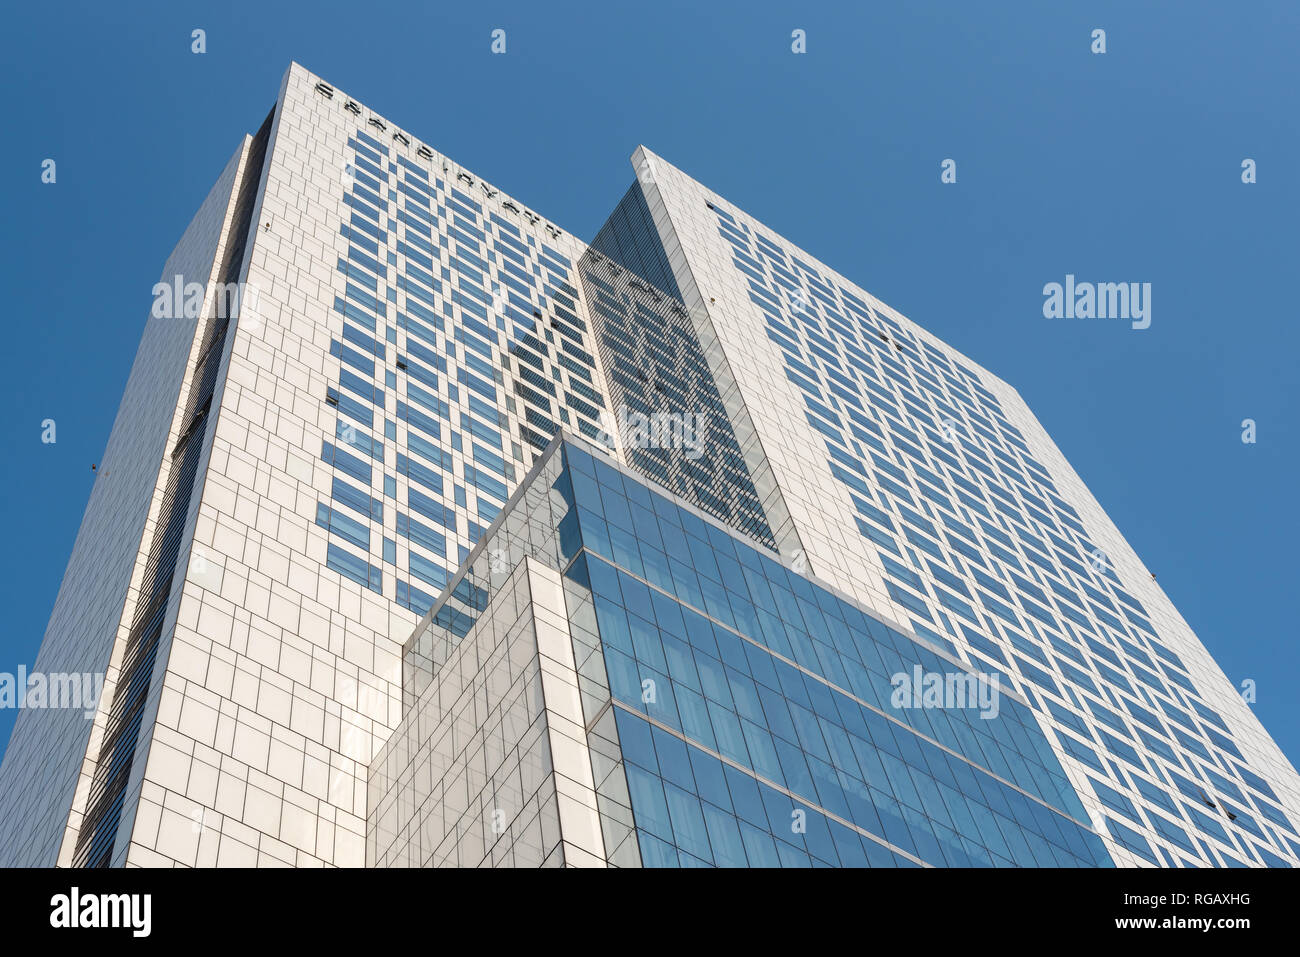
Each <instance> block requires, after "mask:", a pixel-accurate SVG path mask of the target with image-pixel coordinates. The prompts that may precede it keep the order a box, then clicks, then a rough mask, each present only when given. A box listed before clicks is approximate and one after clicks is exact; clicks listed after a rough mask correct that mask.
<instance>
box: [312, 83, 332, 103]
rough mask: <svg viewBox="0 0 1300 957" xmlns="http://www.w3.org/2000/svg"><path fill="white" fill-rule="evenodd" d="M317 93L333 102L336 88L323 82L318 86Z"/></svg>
mask: <svg viewBox="0 0 1300 957" xmlns="http://www.w3.org/2000/svg"><path fill="white" fill-rule="evenodd" d="M316 92H317V93H319V94H320V95H321V96H324V97H327V98H329V99H331V100H332V99H334V87H332V86H330V85H329V84H328V83H325V82H323V81H322V82H320V83H317V84H316Z"/></svg>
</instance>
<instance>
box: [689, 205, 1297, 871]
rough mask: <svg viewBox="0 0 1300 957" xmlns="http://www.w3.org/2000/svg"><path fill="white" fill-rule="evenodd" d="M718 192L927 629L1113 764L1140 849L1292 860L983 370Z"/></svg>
mask: <svg viewBox="0 0 1300 957" xmlns="http://www.w3.org/2000/svg"><path fill="white" fill-rule="evenodd" d="M714 210H715V213H716V215H717V228H718V232H719V234H720V235H721V236H722V238H723V239H724V240H726V241H727V243H728V244H729V245H730V247H731V250H732V253H733V260H732V262H733V265H734V266H735V268H736V269H737V270H738V271H739V272H740V273H741V274H742V275H743V276H744V277H745V281H746V282H747V284H748V286H749V292H750V299H751V300H752V301H753V303H754V304H755V305H756V306H757V307H758V308H759V309H760V310H762V312H763V315H764V317H765V323H766V332H767V335H768V338H769V339H771V341H772V342H773V343H775V344H776V345H777V347H779V348H780V350H781V353H782V355H783V357H784V363H785V372H786V375H787V377H788V378H789V380H790V381H791V382H792V383H794V385H795V386H796V387H798V389H799V390H800V391H801V393H802V395H803V398H804V404H805V414H806V417H807V421H808V423H809V424H810V425H811V426H812V427H813V428H814V429H816V430H817V431H818V432H819V433H820V434H821V435H822V436H823V438H824V439H825V442H826V449H827V452H828V455H829V461H828V464H829V466H830V469H831V472H832V473H833V474H834V475H835V476H836V478H837V479H838V480H839V481H840V482H842V483H843V484H844V486H845V487H846V488H847V490H848V492H849V494H850V496H851V498H852V501H853V503H854V506H855V510H856V512H857V515H856V516H855V518H856V521H857V523H858V528H859V530H860V532H861V533H862V535H863V536H864V537H866V538H867V539H869V540H870V541H871V542H873V544H874V545H875V546H877V547H878V554H879V556H880V559H881V562H882V563H883V565H884V568H885V574H886V580H887V588H888V590H889V592H890V594H891V596H892V597H893V598H894V600H895V601H896V602H897V603H898V604H899V605H901V606H902V607H905V608H907V609H908V610H909V611H910V612H911V613H912V616H913V617H912V619H911V623H912V625H913V627H914V628H915V630H916V631H917V633H918V634H920V635H921V636H923V637H926V638H928V639H930V640H932V641H936V642H938V643H939V644H940V645H941V646H943V647H946V648H948V649H950V650H952V651H953V652H954V653H958V654H960V655H962V656H963V657H964V658H966V659H967V660H969V661H970V662H971V663H972V665H973V666H974V667H976V668H977V669H981V670H985V671H990V670H991V671H994V672H997V673H999V674H1002V675H1003V676H1004V677H1005V676H1006V675H1007V674H1008V673H1010V674H1012V675H1014V676H1015V677H1016V678H1017V679H1018V680H1017V684H1018V686H1020V687H1021V688H1022V689H1023V691H1024V693H1025V694H1026V697H1028V698H1029V699H1030V700H1031V701H1032V702H1034V704H1035V707H1036V710H1038V712H1039V713H1040V714H1042V715H1043V716H1045V717H1050V718H1051V719H1052V720H1053V731H1054V732H1055V733H1056V734H1057V736H1058V738H1059V739H1060V741H1061V744H1062V747H1063V748H1064V749H1065V750H1066V751H1067V752H1069V753H1071V754H1072V755H1074V756H1075V757H1076V758H1078V759H1079V760H1080V761H1081V762H1082V763H1084V764H1085V765H1087V766H1088V767H1089V770H1090V771H1092V772H1094V773H1095V775H1096V776H1097V777H1098V778H1100V779H1101V781H1098V780H1095V779H1090V780H1091V781H1092V783H1093V784H1094V791H1095V792H1096V793H1097V796H1098V799H1099V800H1100V801H1101V802H1102V803H1103V804H1105V805H1106V806H1107V807H1108V808H1110V809H1111V810H1113V811H1115V812H1116V818H1119V819H1121V820H1129V821H1130V822H1131V823H1132V824H1134V825H1136V826H1138V827H1140V828H1142V834H1141V835H1139V833H1138V832H1135V831H1133V830H1132V828H1130V827H1129V826H1127V825H1122V824H1119V823H1118V821H1116V820H1109V819H1108V826H1110V828H1111V832H1112V835H1113V836H1114V837H1115V838H1116V839H1117V840H1118V841H1119V842H1120V843H1121V844H1124V845H1125V846H1127V847H1129V848H1130V849H1131V850H1133V851H1134V853H1135V854H1137V855H1138V856H1140V857H1143V858H1145V859H1146V860H1148V861H1150V862H1152V863H1161V864H1166V865H1168V866H1180V865H1201V864H1205V863H1210V864H1216V865H1227V866H1243V865H1244V864H1246V863H1253V864H1264V865H1268V866H1293V865H1294V864H1295V863H1296V861H1297V858H1300V839H1297V837H1296V829H1295V826H1294V825H1293V824H1292V823H1291V821H1290V820H1289V819H1288V818H1287V816H1286V815H1285V814H1284V813H1283V812H1282V810H1281V808H1280V807H1279V805H1280V801H1279V800H1278V799H1277V796H1276V795H1275V794H1274V793H1273V792H1272V791H1271V789H1270V788H1269V787H1268V785H1267V784H1266V783H1265V782H1264V781H1263V780H1262V779H1260V778H1259V777H1258V776H1257V775H1256V774H1254V773H1253V772H1252V771H1251V770H1250V769H1249V768H1248V767H1247V766H1246V762H1245V759H1244V758H1243V757H1242V755H1241V752H1240V751H1239V750H1238V749H1237V747H1236V745H1235V744H1234V743H1233V741H1232V737H1231V734H1230V732H1229V731H1228V728H1227V725H1226V724H1225V723H1224V721H1223V719H1222V718H1221V717H1220V716H1219V715H1218V714H1217V713H1215V711H1214V710H1213V709H1211V708H1210V707H1209V706H1208V705H1207V704H1205V702H1204V701H1203V700H1202V699H1201V696H1200V695H1199V693H1198V692H1197V690H1196V688H1195V685H1194V683H1193V682H1192V680H1191V678H1190V676H1189V675H1188V674H1187V671H1186V668H1185V667H1184V665H1183V663H1182V661H1181V660H1180V659H1179V658H1178V656H1177V655H1176V654H1175V653H1174V652H1173V651H1172V650H1170V649H1169V648H1167V647H1165V645H1163V644H1162V643H1161V642H1160V641H1159V639H1158V638H1157V637H1156V635H1155V631H1154V629H1153V628H1152V626H1151V624H1150V622H1149V620H1148V618H1147V614H1146V610H1145V609H1144V608H1143V607H1142V605H1141V603H1140V602H1139V601H1138V600H1137V599H1136V598H1134V597H1133V596H1132V595H1130V594H1129V593H1128V592H1127V591H1126V590H1125V589H1124V588H1123V586H1122V583H1121V582H1120V581H1119V579H1118V577H1117V576H1116V574H1115V572H1114V570H1113V569H1112V568H1111V567H1110V565H1109V563H1108V562H1107V561H1106V559H1105V556H1104V554H1102V553H1101V552H1100V551H1099V550H1098V549H1097V547H1096V545H1095V544H1094V543H1093V542H1092V541H1090V539H1089V538H1088V534H1087V532H1086V530H1085V529H1084V527H1083V524H1082V521H1081V519H1080V517H1079V515H1078V513H1077V512H1076V511H1075V510H1074V509H1073V508H1072V507H1071V506H1070V505H1069V504H1068V503H1067V502H1065V501H1064V500H1062V498H1061V497H1060V495H1059V494H1058V492H1057V490H1056V487H1055V485H1054V484H1053V483H1052V480H1051V477H1050V475H1049V474H1048V473H1047V471H1046V469H1044V468H1043V466H1042V465H1041V464H1040V463H1039V462H1037V461H1036V460H1035V459H1034V457H1033V456H1032V455H1031V453H1030V451H1029V448H1028V446H1027V445H1026V443H1025V441H1024V438H1023V436H1022V435H1021V434H1020V432H1019V430H1017V429H1016V427H1015V426H1014V425H1012V424H1011V423H1010V422H1009V421H1008V419H1007V417H1006V415H1005V414H1004V412H1003V410H1002V408H1001V406H1000V404H999V402H998V400H997V398H996V397H995V396H994V395H993V394H992V393H991V392H989V391H988V390H987V389H985V388H984V387H983V386H982V385H981V383H980V379H979V376H978V374H977V373H975V372H974V371H973V370H971V369H968V368H966V367H965V366H964V365H962V364H961V363H960V362H958V361H956V360H954V359H952V358H950V357H949V356H947V355H945V354H944V353H942V352H941V351H939V350H937V349H935V348H933V347H932V346H931V345H930V344H929V343H926V342H924V341H922V340H921V339H920V338H919V337H916V336H914V335H912V334H911V333H910V332H909V331H908V330H906V329H904V328H903V327H902V326H901V325H900V324H899V323H898V322H896V321H894V320H893V319H892V318H891V317H889V316H888V315H885V314H883V313H881V312H877V311H876V310H875V309H873V308H872V307H871V306H870V305H869V304H868V303H867V301H866V300H865V299H864V298H863V297H862V296H860V295H858V294H855V293H854V292H852V291H850V290H848V289H846V288H844V286H842V285H841V284H840V283H839V282H837V281H836V280H835V279H834V278H828V277H825V276H823V275H822V273H821V272H820V271H819V270H818V269H816V268H814V267H813V266H811V265H809V264H808V263H806V262H804V261H803V260H802V259H800V258H799V257H798V256H797V255H795V254H793V253H788V252H787V251H786V249H785V247H784V246H783V244H782V243H780V242H778V241H776V240H773V239H769V238H768V237H766V236H763V235H762V234H760V233H759V232H758V231H757V230H755V229H752V228H751V227H750V226H749V225H747V224H745V223H742V222H740V220H739V219H738V218H737V217H735V216H733V215H731V214H730V213H728V212H726V211H724V210H722V209H721V208H718V207H716V206H715V207H714ZM944 632H946V636H945V634H943V633H944ZM959 647H960V648H961V651H958V648H959ZM1080 714H1084V715H1091V717H1092V718H1093V719H1095V720H1093V721H1091V722H1085V721H1084V720H1082V719H1081V718H1080ZM1090 724H1091V725H1092V726H1094V727H1095V728H1096V733H1097V734H1098V735H1099V736H1100V737H1099V738H1098V739H1094V738H1093V737H1092V736H1091V734H1090V733H1089V731H1088V727H1089V725H1090ZM1112 732H1113V733H1112ZM1103 754H1105V755H1118V756H1122V758H1123V762H1122V764H1123V766H1121V762H1119V761H1116V760H1106V759H1105V758H1104V757H1103V756H1102V755H1103ZM1103 782H1104V783H1103ZM1157 836H1158V838H1159V839H1156V838H1157ZM1157 855H1159V856H1158V857H1157Z"/></svg>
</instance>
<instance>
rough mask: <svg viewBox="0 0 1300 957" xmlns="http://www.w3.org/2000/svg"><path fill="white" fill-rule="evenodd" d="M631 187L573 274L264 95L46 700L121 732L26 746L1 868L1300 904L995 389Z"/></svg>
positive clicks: (706, 209) (842, 291)
mask: <svg viewBox="0 0 1300 957" xmlns="http://www.w3.org/2000/svg"><path fill="white" fill-rule="evenodd" d="M632 160H633V167H634V170H635V176H636V179H635V182H634V183H633V185H632V187H631V188H630V189H629V190H628V192H627V194H626V195H625V196H624V197H623V199H622V200H621V201H620V202H618V204H617V205H616V207H615V209H614V212H613V213H612V214H611V216H610V219H609V221H608V222H607V223H606V224H605V226H604V227H603V228H602V229H601V230H600V231H599V233H598V234H597V236H596V237H594V238H593V240H592V242H591V244H590V245H588V244H586V243H583V242H582V241H580V240H578V239H576V238H574V237H572V236H570V235H568V234H567V233H566V232H565V231H563V230H562V229H561V228H559V227H558V226H556V225H555V224H554V223H552V222H550V221H549V220H547V219H545V218H544V217H542V216H540V215H539V214H538V213H536V212H534V211H533V210H531V209H530V208H529V207H528V206H526V205H525V204H524V203H522V202H520V201H518V200H516V199H513V198H512V197H510V196H508V195H506V194H504V193H503V192H501V191H500V190H499V189H497V188H496V187H495V186H493V185H492V184H489V183H486V182H484V181H482V180H481V179H480V178H478V177H477V176H476V175H475V174H473V173H472V172H470V171H468V170H465V169H463V168H461V167H460V166H458V165H457V164H456V163H455V162H454V161H452V160H451V159H449V158H447V157H444V156H442V155H441V154H439V153H437V152H436V151H434V150H433V149H432V148H431V147H429V146H426V145H425V144H424V143H423V142H421V141H420V140H419V139H418V138H417V137H415V136H414V135H413V134H411V133H409V132H407V131H405V130H403V129H401V128H399V127H397V126H395V125H394V124H393V123H392V122H391V121H389V120H388V119H387V118H385V117H383V116H381V115H379V114H376V113H374V112H373V111H371V110H369V109H368V108H366V107H365V106H364V105H362V104H359V103H357V102H355V101H353V100H352V99H350V98H349V97H347V96H346V94H344V93H343V92H341V91H339V90H337V89H335V88H334V87H333V86H331V85H330V84H328V83H327V82H325V81H324V80H322V79H321V78H319V77H316V76H314V75H312V74H310V73H309V72H308V71H306V70H304V69H303V68H301V67H299V66H298V65H296V64H295V65H293V66H292V67H291V68H290V70H289V71H288V73H287V74H286V76H285V79H284V82H283V84H282V87H281V91H280V95H279V98H278V99H277V102H276V104H275V108H274V109H273V110H272V112H271V114H270V116H269V117H268V118H267V120H266V122H265V124H264V125H263V126H262V128H261V129H260V130H259V132H258V133H257V134H255V135H253V136H249V137H246V138H245V140H244V142H243V143H242V144H241V146H240V148H239V150H237V151H236V154H235V156H234V157H233V158H232V159H231V161H230V163H229V164H228V165H227V167H226V170H225V171H224V172H223V174H222V176H221V178H220V179H219V181H218V183H217V185H216V186H215V187H214V188H213V190H212V193H211V194H210V195H209V197H208V199H207V200H206V201H205V203H204V205H203V207H202V208H201V209H200V211H199V213H198V214H197V215H196V217H195V219H194V222H193V223H192V224H191V225H190V227H189V229H188V230H187V231H186V233H185V236H184V237H183V238H182V240H181V242H180V244H179V245H178V246H177V249H176V251H175V252H174V253H173V255H172V257H171V259H170V260H169V261H168V263H167V265H166V266H165V267H164V271H163V276H162V279H163V281H164V282H170V281H171V280H172V279H173V277H181V279H182V280H183V282H181V285H188V284H189V283H197V284H199V286H200V288H201V289H202V290H204V292H205V294H204V296H203V303H202V307H201V308H196V309H195V310H194V312H195V314H194V315H193V316H190V317H188V318H186V317H185V316H184V315H179V316H158V315H152V316H151V317H150V319H149V322H148V325H147V326H146V329H145V335H144V337H143V339H142V342H141V346H140V351H139V354H138V356H137V359H136V363H135V366H134V368H133V370H132V374H131V378H130V380H129V382H128V385H127V391H126V395H125V396H124V398H123V402H122V406H121V409H120V411H119V415H118V419H117V421H116V423H115V425H114V429H113V433H112V436H111V437H110V440H109V446H108V450H107V452H106V453H105V456H104V461H103V467H102V468H101V471H100V473H99V475H98V476H97V479H96V484H95V488H94V490H93V492H92V495H91V500H90V503H89V505H88V507H87V511H86V516H85V518H84V520H83V523H82V528H81V531H80V532H79V535H78V538H77V543H76V546H75V548H74V552H73V556H72V559H71V561H70V563H69V567H68V571H67V573H66V575H65V578H64V582H63V586H62V588H61V590H60V593H59V598H58V600H57V602H56V605H55V609H54V613H53V615H52V616H51V621H50V626H49V629H48V630H47V633H46V636H45V640H44V643H43V645H42V648H41V652H40V656H39V657H38V660H37V664H36V669H35V670H38V671H51V672H53V671H60V670H66V671H104V672H106V676H107V677H106V683H105V690H104V694H103V696H102V698H101V700H100V703H99V708H98V711H97V713H96V714H95V715H94V717H93V720H87V719H85V718H84V717H82V715H81V714H80V712H76V713H70V712H69V713H64V712H59V711H53V710H47V711H30V712H23V713H22V714H21V715H20V717H19V721H18V723H17V725H16V727H15V730H14V735H13V739H12V741H11V744H10V747H9V749H8V751H7V752H6V755H5V760H4V765H3V768H0V807H2V808H3V813H2V814H0V861H2V862H3V863H5V864H32V865H54V864H59V865H80V866H105V865H107V866H124V865H125V866H172V865H187V866H238V865H260V866H277V865H279V866H321V865H328V866H362V865H365V864H367V863H369V864H371V865H408V866H425V865H434V866H440V865H461V866H468V865H478V864H483V863H490V864H496V865H515V866H533V865H543V864H552V865H554V864H569V865H582V864H592V865H612V866H637V865H646V866H678V865H682V866H686V865H695V864H714V865H721V866H735V865H742V866H743V865H750V866H769V865H770V866H776V865H786V866H789V865H805V864H817V865H820V864H830V865H850V866H851V865H871V866H907V865H938V866H943V865H957V866H968V865H988V864H994V865H1002V864H1014V865H1026V866H1033V865H1046V864H1052V865H1056V864H1070V865H1083V866H1100V865H1111V864H1116V865H1120V866H1143V865H1156V866H1290V865H1293V864H1295V863H1297V862H1298V861H1300V837H1297V833H1296V825H1295V824H1294V823H1293V822H1294V821H1296V820H1298V819H1300V817H1298V815H1300V779H1298V778H1297V776H1296V773H1295V771H1294V769H1293V768H1292V767H1291V765H1290V764H1289V763H1288V762H1287V760H1286V758H1285V757H1284V756H1283V755H1282V753H1281V752H1280V750H1279V749H1278V748H1277V746H1276V745H1275V744H1274V743H1273V741H1272V740H1271V739H1270V738H1269V736H1268V734H1267V733H1266V732H1265V731H1264V729H1263V728H1262V727H1261V726H1260V724H1259V722H1258V721H1257V720H1256V719H1255V718H1254V716H1253V715H1252V714H1251V712H1250V710H1249V708H1248V707H1247V705H1246V704H1245V703H1244V702H1243V701H1242V699H1241V698H1240V696H1239V695H1238V694H1237V693H1236V692H1235V689H1234V688H1233V687H1232V685H1231V683H1230V682H1229V681H1228V680H1227V679H1226V677H1224V675H1223V673H1222V671H1221V670H1220V669H1219V668H1218V666H1217V665H1216V664H1215V663H1214V661H1213V660H1212V658H1211V657H1210V656H1209V654H1208V653H1207V652H1206V651H1205V649H1204V647H1203V646H1202V645H1201V644H1200V642H1199V641H1198V640H1197V638H1196V636H1195V635H1194V634H1193V633H1192V631H1191V630H1190V628H1188V626H1187V625H1186V623H1185V622H1184V621H1183V620H1182V619H1181V618H1180V617H1179V615H1178V613H1177V611H1176V610H1175V609H1174V608H1173V606H1172V605H1171V604H1170V602H1169V601H1168V599H1167V598H1166V597H1165V596H1164V594H1163V593H1162V592H1161V591H1160V589H1159V588H1158V587H1157V586H1156V585H1155V583H1154V581H1153V580H1152V579H1151V576H1150V575H1149V573H1147V572H1146V571H1145V569H1144V568H1143V567H1142V565H1141V562H1140V561H1139V560H1138V558H1137V556H1136V555H1135V554H1134V553H1133V551H1132V549H1131V548H1129V546H1128V545H1127V543H1126V542H1125V541H1124V539H1123V537H1122V536H1121V535H1120V533H1119V531H1118V530H1117V529H1116V528H1115V527H1114V525H1113V524H1112V523H1111V522H1110V520H1109V519H1108V518H1107V517H1106V515H1105V513H1104V512H1103V511H1102V510H1101V508H1100V506H1099V505H1098V504H1097V503H1096V501H1095V500H1094V499H1093V498H1092V496H1091V495H1090V494H1089V492H1088V490H1087V489H1086V487H1085V486H1084V485H1083V483H1082V482H1081V481H1080V480H1079V478H1078V476H1077V475H1076V474H1075V473H1074V472H1073V470H1072V469H1071V468H1070V466H1069V464H1068V463H1067V462H1066V461H1065V459H1064V457H1063V456H1062V455H1061V453H1060V452H1059V450H1058V449H1057V448H1056V446H1055V445H1054V444H1053V443H1052V441H1051V439H1050V437H1049V436H1048V435H1047V434H1046V432H1045V431H1044V430H1043V428H1042V427H1041V425H1039V423H1038V422H1037V420H1036V419H1034V417H1033V415H1032V413H1030V411H1029V410H1028V408H1027V407H1026V406H1025V404H1024V402H1023V401H1022V400H1021V399H1020V397H1019V396H1018V394H1017V393H1016V392H1015V391H1014V390H1013V389H1012V388H1010V387H1009V386H1007V385H1006V384H1005V383H1003V382H1001V381H1000V380H998V379H997V378H996V377H995V376H993V375H992V374H990V373H989V372H987V371H986V370H984V369H982V368H980V367H979V366H977V365H976V364H974V363H973V362H971V361H970V360H968V359H966V358H965V357H964V356H961V355H959V354H958V353H956V352H955V351H954V350H952V349H951V348H950V347H948V346H946V345H944V344H943V343H942V342H940V341H938V340H937V339H935V338H934V337H933V336H931V335H929V334H928V333H926V332H925V331H924V330H923V329H921V328H920V327H918V326H916V325H915V324H914V323H912V322H910V321H909V320H908V319H906V318H905V317H903V316H901V315H899V314H898V313H897V312H895V311H894V310H892V309H890V308H889V307H888V306H886V305H885V304H883V303H881V302H879V301H878V300H876V299H875V298H873V297H872V296H871V295H870V294H869V293H867V292H866V291H864V290H862V289H861V288H859V287H857V286H856V285H854V284H853V283H851V282H850V281H849V280H847V279H846V278H844V277H842V276H840V275H839V274H838V273H836V272H835V271H834V270H831V269H830V268H829V267H827V266H825V265H824V264H822V263H820V262H817V261H816V260H815V259H813V258H812V257H810V256H808V255H807V254H806V253H804V252H803V251H801V250H799V249H798V248H797V247H796V246H794V245H793V244H791V243H789V242H788V241H786V240H784V239H782V238H781V237H779V236H777V235H775V234H774V233H772V232H771V231H770V230H768V229H766V228H765V227H763V226H762V224H761V223H759V222H758V221H756V220H754V219H753V218H752V217H750V216H748V215H747V214H745V213H743V212H742V211H740V210H738V209H736V208H735V207H733V206H731V205H730V204H728V203H726V202H725V201H724V200H722V199H721V198H720V197H718V196H716V195H715V194H713V193H711V192H710V191H708V190H707V189H706V188H705V187H703V186H701V185H700V184H699V183H697V182H695V181H694V180H692V179H690V178H689V177H688V176H686V175H685V174H684V173H682V172H681V171H679V170H677V169H676V168H674V167H672V166H671V165H670V164H668V163H666V162H665V161H664V160H662V159H661V158H659V157H658V156H656V155H654V154H653V153H651V152H649V151H648V150H646V149H644V148H639V149H638V150H637V151H636V153H635V154H634V155H633V158H632ZM232 303H234V304H235V305H236V308H233V309H232V308H229V306H230V305H231V304H232ZM958 695H960V700H958V699H957V698H956V697H955V696H958Z"/></svg>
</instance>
